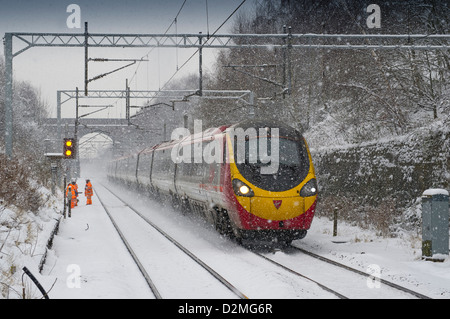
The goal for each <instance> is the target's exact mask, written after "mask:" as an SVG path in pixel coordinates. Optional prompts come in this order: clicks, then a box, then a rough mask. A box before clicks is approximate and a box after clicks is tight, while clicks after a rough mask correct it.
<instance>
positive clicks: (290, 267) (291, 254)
mask: <svg viewBox="0 0 450 319" xmlns="http://www.w3.org/2000/svg"><path fill="white" fill-rule="evenodd" d="M102 187H103V188H105V190H106V191H108V192H109V193H110V194H111V195H113V196H114V197H115V198H116V199H117V200H118V201H120V203H121V205H122V208H123V209H125V208H126V209H129V210H130V211H131V212H133V214H135V215H136V216H138V217H139V218H140V219H141V220H143V221H145V223H146V224H147V225H149V226H151V227H152V228H153V229H155V230H156V231H157V232H158V233H159V234H160V235H162V236H163V237H164V238H165V239H166V241H169V242H170V243H171V244H172V245H173V246H175V247H177V248H178V249H179V250H181V251H182V252H184V254H185V255H186V256H188V257H190V259H192V260H193V261H195V263H197V264H198V265H200V266H201V267H202V268H203V269H205V270H206V271H207V272H208V273H209V274H211V275H212V276H213V277H214V278H216V280H217V281H218V282H220V283H221V284H222V285H223V286H225V287H226V288H228V290H229V291H231V292H232V293H233V294H234V295H235V296H237V297H239V298H241V299H248V298H247V295H246V294H244V293H242V292H241V291H240V290H239V289H237V288H236V287H235V286H234V285H232V284H231V283H230V282H229V281H228V280H226V279H225V278H224V276H223V275H220V274H219V272H220V273H222V274H223V273H225V272H224V269H223V268H221V267H218V266H217V264H215V263H214V261H213V260H208V258H205V256H201V254H200V256H201V257H202V259H203V260H204V261H206V262H207V263H208V264H209V265H214V266H209V265H208V264H206V263H205V262H204V261H202V259H200V258H199V257H197V256H196V255H195V254H194V253H193V252H192V251H191V250H190V249H188V248H186V246H185V245H182V244H181V243H180V242H179V241H177V240H175V239H174V238H173V237H171V236H170V235H169V234H168V233H167V232H165V231H164V230H162V229H161V228H160V227H158V226H157V225H155V224H154V223H153V222H152V221H150V220H149V219H148V218H147V217H146V216H145V215H143V214H142V213H141V212H139V211H138V210H137V209H135V208H133V207H132V206H131V205H130V204H129V203H127V202H126V201H124V200H123V199H122V198H121V197H119V196H118V195H117V194H116V193H114V192H113V191H111V190H110V189H109V188H107V187H105V186H104V185H102ZM97 195H98V192H97ZM99 199H100V197H99ZM100 201H101V203H102V205H103V206H104V208H105V211H106V212H107V213H108V215H109V216H110V218H111V220H112V222H113V224H114V226H115V227H116V229H118V228H119V227H118V226H117V222H115V221H114V218H113V217H112V216H111V215H112V214H110V213H109V208H110V207H108V205H105V204H104V203H103V202H102V199H100ZM118 232H119V234H120V233H121V231H120V229H118ZM121 237H122V238H123V240H124V243H125V245H126V246H127V248H128V250H129V251H130V254H131V255H132V256H133V259H135V260H137V261H136V264H137V265H138V267H139V269H141V272H142V274H143V276H144V278H145V279H146V281H147V283H148V285H149V287H150V289H151V290H152V291H154V290H155V291H156V293H154V295H155V297H156V298H162V296H161V293H159V291H158V288H157V287H156V286H157V285H155V283H154V281H155V280H152V279H151V277H150V275H149V273H150V272H149V271H147V270H146V269H145V267H144V266H143V263H142V262H140V261H139V258H138V257H137V256H136V255H137V254H136V253H135V252H133V250H132V248H131V245H130V244H129V243H127V239H126V238H125V236H123V234H122V235H121ZM236 246H237V245H236ZM236 249H239V253H238V254H236V256H233V255H230V258H229V263H230V266H231V265H233V264H234V263H236V261H237V262H239V260H234V258H237V259H239V258H241V259H243V260H245V259H248V256H249V255H250V254H252V255H257V256H258V257H256V258H260V259H261V258H262V259H264V260H265V261H267V263H268V264H271V265H272V266H275V267H277V268H278V269H282V270H283V273H284V272H286V273H289V274H291V275H293V276H291V277H292V278H301V280H303V281H305V280H306V281H309V282H310V283H313V284H315V285H316V286H318V287H319V288H320V289H321V290H323V291H326V292H327V293H330V294H332V295H334V296H335V297H337V298H340V299H350V298H359V297H361V295H360V296H358V295H357V293H356V297H355V293H353V295H352V294H348V291H346V290H345V289H342V287H340V288H336V284H334V285H333V284H332V282H331V283H330V281H329V280H330V279H326V278H325V277H324V276H322V275H323V274H321V270H320V269H321V267H320V266H319V264H318V267H317V271H314V272H312V273H308V272H307V271H304V270H303V268H302V267H301V266H300V267H298V265H297V266H296V265H295V264H296V263H297V264H298V263H300V261H301V262H305V261H304V259H305V258H304V257H305V256H309V257H311V258H314V259H316V260H319V261H322V262H323V263H324V264H327V265H328V266H329V267H332V268H333V267H334V268H337V267H339V268H340V269H343V270H346V272H347V273H349V274H350V275H351V276H353V278H355V277H360V280H363V281H364V280H367V278H368V277H369V276H370V274H368V273H365V272H362V271H359V270H357V269H354V268H351V267H348V266H346V265H343V264H340V263H338V262H336V261H333V260H330V259H327V258H325V257H323V256H319V255H317V254H314V253H312V252H309V251H307V250H305V249H303V248H300V247H296V246H289V247H288V248H287V250H286V254H287V255H286V256H287V258H288V260H289V262H286V261H280V260H275V259H276V258H273V256H271V254H264V253H261V252H258V251H254V250H251V249H245V253H244V255H243V256H241V257H238V256H237V255H239V254H240V253H242V252H241V251H240V248H239V247H236ZM299 252H300V253H301V254H298V255H299V256H303V257H301V258H295V255H296V254H297V253H299ZM219 253H220V252H219V251H218V252H217V254H219ZM241 261H242V260H241ZM310 264H311V263H310ZM233 266H234V265H233ZM213 267H214V269H216V270H217V271H216V270H214V269H213ZM258 267H260V268H261V269H262V268H264V267H266V268H269V267H268V266H264V265H263V264H258ZM272 269H273V268H272ZM328 271H329V272H331V273H334V274H335V275H334V279H336V280H338V279H339V280H341V278H337V277H341V275H340V273H336V272H335V271H332V270H328ZM272 272H278V271H273V270H272ZM280 273H282V272H281V271H280ZM332 275H333V274H332ZM350 275H349V276H350ZM225 276H227V277H230V276H229V274H228V275H225ZM317 276H319V277H318V279H314V278H315V277H317ZM342 277H345V276H342ZM361 278H362V279H361ZM229 280H230V281H232V282H238V281H237V280H239V279H236V278H233V277H230V279H229ZM295 280H296V281H298V283H297V284H298V285H302V284H301V280H297V279H295ZM331 280H332V281H334V280H333V279H331ZM344 280H345V279H344ZM350 280H354V279H350ZM379 281H380V282H381V284H383V285H386V286H389V287H390V288H391V289H394V290H398V291H401V292H402V293H404V294H408V295H410V296H412V297H414V298H420V299H430V298H429V297H427V296H425V295H423V294H420V293H417V292H415V291H412V290H410V289H407V288H405V287H402V286H399V285H397V284H394V283H391V282H389V281H386V280H384V279H382V278H379ZM241 284H242V282H241ZM241 288H242V287H241ZM316 289H317V288H316ZM365 289H366V290H367V289H369V288H367V286H366V287H365ZM246 290H247V287H246ZM250 294H251V295H252V293H250ZM293 297H294V296H293ZM381 297H383V296H381ZM383 298H388V297H383ZM394 298H398V294H397V296H396V297H394ZM400 298H402V296H401V295H400Z"/></svg>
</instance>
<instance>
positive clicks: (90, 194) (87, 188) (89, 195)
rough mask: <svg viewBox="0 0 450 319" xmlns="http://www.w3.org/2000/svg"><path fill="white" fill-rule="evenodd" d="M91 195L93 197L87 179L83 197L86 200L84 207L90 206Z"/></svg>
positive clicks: (89, 182)
mask: <svg viewBox="0 0 450 319" xmlns="http://www.w3.org/2000/svg"><path fill="white" fill-rule="evenodd" d="M92 195H94V192H93V190H92V184H91V181H90V180H89V179H87V180H86V186H85V187H84V196H86V198H87V201H86V205H92Z"/></svg>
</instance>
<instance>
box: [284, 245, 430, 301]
mask: <svg viewBox="0 0 450 319" xmlns="http://www.w3.org/2000/svg"><path fill="white" fill-rule="evenodd" d="M290 248H292V249H294V250H297V251H300V252H302V253H303V254H306V255H308V256H311V257H313V258H315V259H317V260H320V261H323V262H325V263H327V264H330V265H333V266H336V267H339V268H342V269H345V270H348V271H350V272H353V273H356V274H358V275H360V276H363V277H365V278H370V277H371V274H368V273H366V272H363V271H361V270H358V269H355V268H352V267H349V266H347V265H344V264H342V263H339V262H337V261H334V260H331V259H328V258H326V257H323V256H320V255H318V254H315V253H313V252H310V251H308V250H306V249H303V248H300V247H297V246H293V245H291V246H290ZM377 280H379V281H380V283H381V284H384V285H386V286H389V287H391V288H394V289H396V290H399V291H402V292H404V293H407V294H410V295H412V296H414V297H416V298H419V299H432V298H430V297H428V296H426V295H423V294H421V293H419V292H417V291H414V290H411V289H408V288H405V287H403V286H400V285H397V284H395V283H393V282H390V281H388V280H385V279H383V278H377Z"/></svg>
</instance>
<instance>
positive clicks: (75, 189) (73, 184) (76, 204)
mask: <svg viewBox="0 0 450 319" xmlns="http://www.w3.org/2000/svg"><path fill="white" fill-rule="evenodd" d="M72 186H73V190H74V191H75V197H76V198H77V200H76V202H75V206H78V184H77V180H76V179H72Z"/></svg>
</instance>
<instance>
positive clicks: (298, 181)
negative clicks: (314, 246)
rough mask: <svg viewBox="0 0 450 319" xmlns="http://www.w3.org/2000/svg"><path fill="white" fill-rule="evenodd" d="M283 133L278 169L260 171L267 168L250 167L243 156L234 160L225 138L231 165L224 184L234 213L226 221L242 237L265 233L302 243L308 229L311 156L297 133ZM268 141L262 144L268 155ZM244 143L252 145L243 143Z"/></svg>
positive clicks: (312, 202)
mask: <svg viewBox="0 0 450 319" xmlns="http://www.w3.org/2000/svg"><path fill="white" fill-rule="evenodd" d="M281 133H282V134H280V136H279V140H278V141H279V152H278V154H277V157H278V158H277V160H278V162H277V167H275V169H274V170H272V171H271V170H267V169H266V170H264V169H263V168H264V167H267V166H268V165H269V163H261V161H253V163H251V162H249V158H248V156H247V154H246V157H245V160H244V161H243V162H241V163H240V162H239V161H238V160H237V159H238V158H237V156H236V152H237V151H238V150H237V148H236V147H234V146H233V144H232V143H231V142H232V141H231V138H230V136H228V138H227V143H228V156H229V157H230V159H231V160H230V163H229V176H227V181H226V183H227V184H229V186H230V187H228V189H230V188H231V190H232V192H231V190H230V193H231V194H229V195H230V196H229V199H230V201H231V202H232V206H233V208H234V209H232V211H229V217H230V220H231V222H232V224H233V226H234V227H235V228H237V229H238V232H240V235H242V237H256V236H258V235H259V234H263V235H264V234H267V235H268V236H271V237H284V238H287V240H292V239H300V238H303V237H304V236H305V235H306V230H308V229H309V228H310V226H311V222H312V219H313V216H314V212H315V207H316V202H317V182H316V179H315V173H314V167H313V164H312V160H311V155H310V152H309V150H308V146H307V144H306V141H305V140H304V138H303V137H302V136H301V135H300V134H299V133H296V134H292V132H290V133H289V134H288V133H286V132H281ZM283 133H284V134H283ZM261 138H262V137H258V143H257V144H256V145H260V144H259V143H260V142H261V141H260V139H261ZM266 140H267V141H262V142H263V143H266V142H267V143H268V144H267V145H268V148H267V149H269V150H270V144H271V141H270V138H266ZM246 143H251V142H250V140H249V139H247V140H246ZM250 148H251V147H250ZM248 151H249V147H248V145H246V152H248ZM258 151H259V146H258ZM269 153H270V151H269ZM267 171H269V173H268V174H267ZM227 175H228V174H227ZM279 235H281V236H279Z"/></svg>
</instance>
